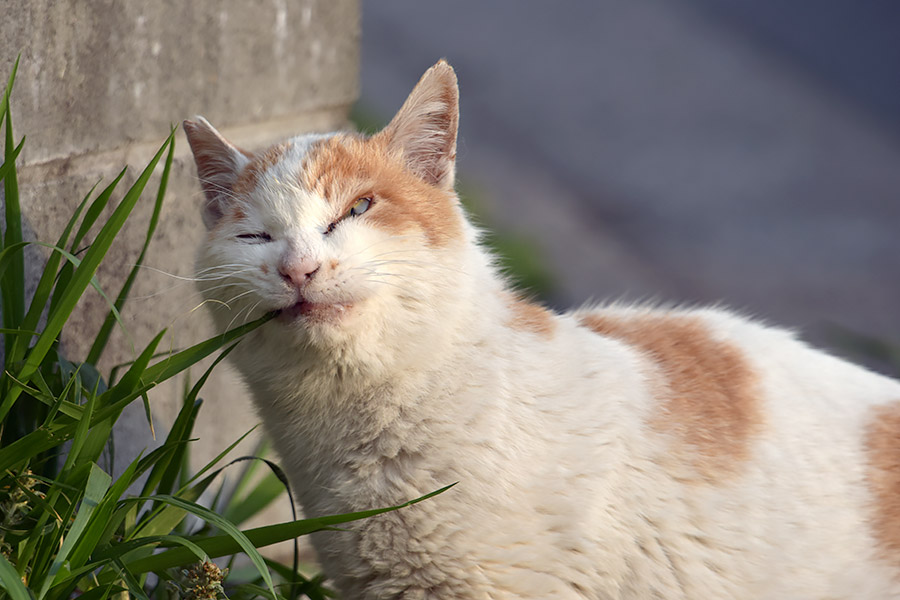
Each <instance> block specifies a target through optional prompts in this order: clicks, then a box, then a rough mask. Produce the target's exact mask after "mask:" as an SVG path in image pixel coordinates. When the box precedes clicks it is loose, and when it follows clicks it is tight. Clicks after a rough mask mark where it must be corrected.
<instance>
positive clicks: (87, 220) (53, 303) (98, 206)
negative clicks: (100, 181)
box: [50, 169, 128, 313]
mask: <svg viewBox="0 0 900 600" xmlns="http://www.w3.org/2000/svg"><path fill="white" fill-rule="evenodd" d="M127 171H128V169H122V170H121V171H119V174H118V175H117V176H116V178H115V179H113V181H112V183H110V184H109V185H107V186H106V187H105V188H103V191H101V192H100V194H99V195H98V196H97V198H96V199H94V201H93V202H91V205H90V206H89V207H88V209H87V212H85V213H84V218H83V219H82V220H81V225H80V226H79V227H78V231H76V232H75V237H74V238H72V243H71V245H70V246H69V251H70V252H76V248H77V247H78V245H79V244H80V243H81V240H82V239H83V238H84V236H85V235H87V232H88V231H89V230H90V228H91V227H92V226H93V225H94V223H96V222H97V219H99V218H100V215H101V213H102V212H103V209H104V208H106V205H107V204H109V199H110V198H111V197H112V194H113V192H114V191H115V189H116V187H117V186H118V185H119V182H120V181H122V178H123V177H124V176H125V173H126V172H127ZM74 271H75V268H74V266H73V265H72V264H67V265H64V266H63V268H62V270H61V271H60V272H59V276H58V277H57V279H56V287H55V289H54V290H53V297H52V298H51V299H50V312H51V313H52V312H53V311H54V310H55V309H56V307H57V306H58V305H59V301H60V299H61V298H62V296H63V293H64V292H65V291H66V289H67V288H68V287H69V282H70V281H71V280H72V274H73V273H74Z"/></svg>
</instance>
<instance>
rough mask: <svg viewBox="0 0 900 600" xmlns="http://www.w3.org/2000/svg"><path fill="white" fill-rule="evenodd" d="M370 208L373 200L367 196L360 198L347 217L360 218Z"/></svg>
mask: <svg viewBox="0 0 900 600" xmlns="http://www.w3.org/2000/svg"><path fill="white" fill-rule="evenodd" d="M370 206H372V199H371V198H369V197H368V196H366V197H364V198H360V199H359V200H357V201H356V204H354V205H353V207H352V208H351V209H350V212H348V213H347V216H349V217H356V216H359V215H361V214H363V213H364V212H366V211H367V210H369V207H370Z"/></svg>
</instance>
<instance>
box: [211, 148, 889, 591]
mask: <svg viewBox="0 0 900 600" xmlns="http://www.w3.org/2000/svg"><path fill="white" fill-rule="evenodd" d="M294 142H295V143H294V145H293V147H292V149H291V150H290V152H289V153H288V154H287V155H286V156H285V157H284V158H283V159H282V161H281V162H280V163H279V164H278V165H276V166H275V167H273V168H272V169H270V170H269V171H267V172H266V173H265V174H264V177H263V178H262V180H261V181H260V185H259V186H258V187H257V189H256V190H255V191H254V192H252V193H251V194H250V195H249V196H247V197H246V198H241V199H239V200H238V199H236V200H235V201H240V202H241V203H242V208H243V212H244V213H245V214H246V215H247V218H246V219H245V221H243V222H242V223H240V224H233V225H224V226H222V227H220V228H219V229H216V230H213V231H212V232H211V233H210V236H209V239H208V240H207V241H206V243H204V245H203V247H202V248H201V251H200V258H199V263H198V264H199V269H200V271H199V273H200V278H201V279H203V280H204V281H203V282H202V283H201V287H203V288H204V289H205V290H206V292H205V293H206V295H207V296H208V297H209V298H211V299H215V300H217V304H216V305H215V306H214V308H213V314H214V316H215V318H216V321H217V322H218V324H219V326H220V327H221V328H223V329H224V328H226V327H228V326H230V325H234V324H236V322H237V321H241V322H243V321H245V320H249V319H252V318H255V317H257V316H259V315H261V314H263V313H264V312H265V311H269V310H274V309H279V308H283V307H285V306H289V305H290V304H292V303H293V302H294V301H295V298H296V296H295V294H296V291H295V290H293V289H292V288H291V287H290V286H289V285H287V284H286V283H285V282H284V281H283V279H282V278H281V276H280V275H279V274H278V272H277V264H278V262H279V260H282V259H283V258H284V256H285V255H286V254H291V253H295V254H297V255H303V256H313V257H315V259H316V260H317V261H320V262H321V263H322V264H323V265H328V264H331V261H335V264H337V267H336V268H334V269H333V270H332V269H328V268H326V270H325V271H323V272H322V273H319V274H318V275H317V276H316V277H315V278H314V279H313V280H312V283H311V284H310V286H309V288H308V290H307V291H306V292H304V293H305V294H308V295H309V296H310V297H311V298H313V299H314V300H315V301H317V302H318V301H322V302H326V301H327V302H349V303H353V307H352V308H351V309H349V310H348V312H347V314H346V315H343V317H342V318H341V319H339V320H338V321H337V322H319V323H313V324H311V325H309V326H304V325H303V324H302V322H284V321H282V320H279V319H276V320H273V321H271V322H269V323H267V324H266V325H265V326H263V327H262V328H260V329H258V330H256V331H254V332H252V333H250V334H249V335H248V336H247V337H246V338H245V339H244V340H243V341H242V342H241V343H240V345H239V346H238V348H237V350H236V351H235V353H234V354H233V356H234V360H235V363H236V365H237V366H238V368H239V370H240V371H241V373H242V374H243V377H244V379H245V381H246V382H247V384H248V386H249V387H250V390H251V391H252V395H253V399H254V402H255V404H256V406H257V408H258V410H259V413H260V415H261V416H262V419H263V421H264V423H265V426H266V429H267V431H268V433H269V434H270V435H271V436H272V438H273V439H274V443H275V447H276V449H277V450H278V452H279V454H280V455H281V457H282V460H283V465H284V467H285V469H286V471H287V472H288V474H289V477H290V479H291V482H292V485H293V487H294V488H295V489H296V492H297V495H298V497H299V500H300V503H301V505H302V507H303V510H304V512H305V513H306V515H308V516H311V517H314V516H320V515H327V514H334V513H343V512H349V511H356V510H364V509H369V508H376V507H383V506H388V505H393V504H398V503H401V502H404V501H406V500H410V499H413V498H416V497H418V496H421V495H423V494H426V493H428V492H431V491H433V490H435V489H438V488H440V487H442V486H445V485H447V484H451V483H454V482H458V484H457V485H456V486H455V487H453V488H452V489H450V490H449V491H447V492H445V493H443V494H441V495H439V496H437V497H434V498H432V499H429V500H427V501H424V502H422V503H419V504H417V505H415V506H412V507H409V508H406V509H403V510H400V511H397V512H392V513H388V514H385V515H381V516H379V517H376V518H372V519H368V520H363V521H359V522H355V523H352V524H349V525H348V528H349V529H350V530H351V531H348V532H337V531H329V532H322V533H318V534H315V535H314V544H315V546H316V548H317V550H318V553H319V556H320V559H321V561H322V564H323V566H324V569H325V571H326V573H327V574H328V575H329V577H330V578H331V579H332V580H333V582H334V584H335V585H336V586H337V588H338V589H339V590H340V591H341V593H342V594H343V597H344V598H348V599H350V598H371V599H374V598H410V599H411V598H417V599H421V598H435V599H448V598H466V599H475V598H479V599H488V598H491V599H500V598H509V599H512V598H561V599H567V598H571V599H575V598H579V599H582V598H597V599H599V598H604V599H605V598H622V599H630V598H634V599H637V598H666V599H676V598H684V599H712V598H734V599H738V598H746V599H757V598H791V599H793V598H797V599H800V598H809V599H814V598H815V599H825V598H834V599H837V598H900V583H898V579H897V573H896V571H892V570H891V567H890V565H889V563H887V562H882V560H881V558H879V556H878V552H877V550H876V542H875V540H873V538H872V535H871V530H870V529H869V525H868V523H869V520H870V518H871V514H872V513H871V502H872V501H873V500H872V498H871V497H870V496H869V495H868V492H867V488H866V485H865V481H864V468H865V461H866V459H865V457H864V456H863V440H862V430H863V425H864V422H865V418H866V415H867V414H868V413H869V411H870V409H871V407H872V406H874V405H877V404H880V403H885V402H888V401H895V400H897V399H900V385H898V383H897V382H895V381H892V380H889V379H886V378H883V377H880V376H878V375H875V374H872V373H869V372H866V371H864V370H863V369H860V368H858V367H855V366H852V365H849V364H847V363H845V362H842V361H839V360H837V359H834V358H832V357H829V356H826V355H824V354H822V353H820V352H817V351H815V350H812V349H810V348H808V347H807V346H805V345H803V344H802V343H800V342H798V341H796V340H795V339H794V338H793V336H792V335H790V334H789V333H787V332H784V331H782V330H778V329H772V328H767V327H763V326H761V325H758V324H755V323H752V322H750V321H748V320H745V319H742V318H740V317H737V316H735V315H733V314H730V313H728V312H726V311H723V310H712V309H708V310H695V311H679V312H680V313H681V314H685V315H692V316H694V317H696V318H698V319H701V320H702V321H703V322H704V323H705V324H706V325H707V326H708V328H709V331H710V332H712V335H713V336H714V337H715V338H716V339H718V340H720V341H726V342H727V343H729V344H730V345H732V346H734V347H736V348H737V349H739V350H740V352H741V354H742V355H744V356H745V357H746V360H747V361H748V363H749V365H750V367H751V368H752V370H753V371H754V372H755V373H757V374H758V376H759V389H760V402H761V406H762V411H763V417H764V418H763V421H764V423H763V426H762V428H761V431H760V432H758V433H756V434H754V437H753V439H752V441H751V444H750V451H749V456H748V457H747V459H746V460H745V461H744V462H743V463H741V464H740V465H738V467H737V468H736V474H735V475H733V476H730V477H723V478H722V480H721V481H719V482H716V483H696V482H690V481H689V480H690V479H691V478H692V477H694V475H693V472H692V471H691V467H689V466H687V465H681V464H679V463H678V462H677V461H678V459H677V456H674V455H672V454H671V452H670V447H669V446H668V445H667V442H666V441H665V438H664V437H662V436H661V435H659V434H658V433H654V432H653V431H652V429H651V427H650V426H649V425H648V422H649V421H650V420H651V418H652V417H653V415H654V413H655V411H658V410H659V400H658V399H657V398H655V397H654V388H653V386H652V382H651V381H650V380H649V379H648V376H647V373H648V368H649V366H650V362H649V360H648V358H647V356H646V355H644V354H642V353H641V352H639V351H638V350H636V349H635V348H633V347H630V346H628V345H627V344H625V343H623V342H621V341H617V340H614V339H612V338H608V337H604V336H601V335H598V334H596V333H594V332H592V331H590V330H589V329H587V328H585V327H584V326H582V325H580V324H579V322H578V316H579V314H583V312H582V313H578V312H576V313H570V314H566V315H560V316H555V317H553V318H554V323H555V330H554V331H553V333H552V335H549V336H544V335H541V334H539V333H533V332H530V331H528V330H526V329H521V328H515V327H512V326H510V324H509V323H510V319H511V318H512V316H513V315H512V313H511V309H510V306H509V303H508V296H507V295H505V294H504V293H503V291H504V289H505V284H504V283H503V280H502V278H501V277H500V276H499V275H498V273H497V270H496V269H495V267H494V266H493V264H492V259H491V257H490V256H489V255H488V254H487V253H486V252H485V251H484V250H483V249H482V248H481V247H480V246H479V245H478V243H477V232H476V231H475V230H474V228H473V227H471V226H470V225H469V224H468V222H467V221H465V219H464V217H463V216H462V213H461V212H460V213H459V218H460V219H461V221H462V223H463V231H464V239H463V240H462V241H460V242H459V243H450V244H447V245H446V246H443V247H438V248H435V247H430V246H429V245H428V244H427V243H425V236H424V234H420V233H415V232H413V233H410V234H408V235H392V234H390V233H387V232H385V231H383V230H380V229H378V228H376V227H373V226H371V225H370V224H368V223H367V222H366V219H365V218H356V219H346V220H344V221H342V222H341V223H340V224H339V225H338V226H337V227H336V228H335V230H334V231H333V232H332V233H331V234H329V235H327V236H326V235H324V234H323V231H324V230H325V228H326V227H327V226H328V224H329V223H331V222H333V221H335V219H337V218H338V217H339V216H340V215H338V214H336V212H335V211H336V210H338V209H337V208H335V207H334V206H332V205H331V204H329V203H328V202H326V201H325V199H323V198H320V197H317V196H315V195H314V194H312V193H310V192H307V191H304V190H303V189H302V188H301V187H300V186H299V185H296V184H294V183H292V182H294V181H297V180H298V179H297V175H298V173H299V169H300V168H301V165H302V161H303V156H304V153H305V152H306V150H307V149H308V146H309V144H308V142H309V140H308V139H304V138H298V139H296V140H294ZM457 210H458V209H457ZM239 228H244V229H239ZM254 229H258V230H265V231H267V232H268V233H269V234H270V235H271V237H272V239H273V241H272V242H271V243H266V244H247V243H245V242H242V241H241V240H239V239H237V238H236V237H235V236H236V235H238V234H239V233H240V232H242V231H244V232H247V231H251V232H252V231H253V230H254ZM260 265H267V266H268V273H263V272H262V270H261V269H260ZM225 305H227V308H226V306H225ZM600 310H601V312H603V313H604V314H608V315H616V314H618V315H624V314H629V313H634V312H635V311H645V312H646V311H648V310H649V309H640V308H629V307H609V308H606V309H600ZM651 312H652V311H651ZM667 312H670V313H671V312H674V311H667Z"/></svg>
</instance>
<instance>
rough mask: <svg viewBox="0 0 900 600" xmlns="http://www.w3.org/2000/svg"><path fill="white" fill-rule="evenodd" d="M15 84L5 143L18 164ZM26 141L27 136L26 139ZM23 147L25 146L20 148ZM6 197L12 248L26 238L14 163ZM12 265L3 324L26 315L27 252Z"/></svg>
mask: <svg viewBox="0 0 900 600" xmlns="http://www.w3.org/2000/svg"><path fill="white" fill-rule="evenodd" d="M11 92H12V86H11V85H10V86H8V87H7V88H6V92H5V93H4V95H3V98H4V100H3V105H4V113H5V115H4V116H5V119H4V122H5V123H6V136H5V138H6V144H5V146H4V158H3V162H4V163H5V164H9V165H14V164H15V156H14V155H17V153H16V144H15V142H14V141H13V125H12V111H11V110H9V96H10V93H11ZM22 143H24V139H23V140H22ZM19 150H21V148H19ZM3 194H4V197H3V201H4V204H5V205H6V233H5V234H4V238H3V246H4V247H5V248H8V247H9V246H13V245H15V244H18V243H21V242H22V208H21V206H20V205H19V184H18V179H17V177H16V169H15V167H14V166H12V167H11V168H9V169H8V170H7V171H6V173H5V175H4V177H3ZM13 256H14V258H13V259H12V260H11V264H10V265H9V269H8V271H7V272H6V273H4V274H3V276H2V278H0V288H2V293H0V298H2V302H3V325H4V326H5V327H9V328H13V327H15V326H17V325H19V324H20V323H21V322H22V319H23V317H24V316H25V256H24V255H23V254H21V253H18V252H17V253H15V254H14V255H13ZM14 339H15V338H13V337H11V336H4V350H5V352H7V353H9V351H10V350H12V345H13V341H14Z"/></svg>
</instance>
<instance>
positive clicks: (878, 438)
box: [865, 402, 900, 567]
mask: <svg viewBox="0 0 900 600" xmlns="http://www.w3.org/2000/svg"><path fill="white" fill-rule="evenodd" d="M865 448H866V454H867V458H868V463H869V465H868V467H869V468H868V470H867V471H866V478H867V479H868V482H869V488H870V489H871V492H872V495H873V497H874V501H875V506H874V512H875V514H874V516H873V518H872V533H873V535H874V536H875V539H876V540H877V541H878V543H879V545H880V547H881V551H882V554H883V556H884V558H886V559H887V560H890V561H891V562H893V563H894V564H895V565H897V566H898V567H900V402H894V403H892V404H888V405H885V406H879V407H877V408H875V409H874V410H873V415H872V418H871V419H870V420H869V424H868V426H867V427H866V437H865Z"/></svg>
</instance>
